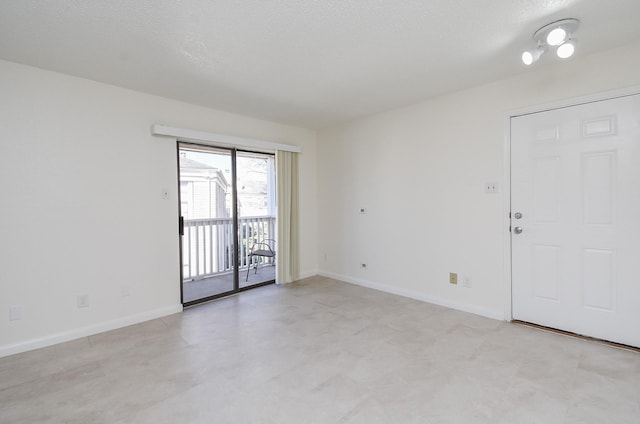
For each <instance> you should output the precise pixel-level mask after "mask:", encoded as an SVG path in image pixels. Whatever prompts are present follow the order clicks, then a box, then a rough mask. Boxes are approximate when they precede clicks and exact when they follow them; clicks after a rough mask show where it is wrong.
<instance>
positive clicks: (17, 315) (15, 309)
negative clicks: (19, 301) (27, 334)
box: [9, 305, 22, 321]
mask: <svg viewBox="0 0 640 424" xmlns="http://www.w3.org/2000/svg"><path fill="white" fill-rule="evenodd" d="M21 319H22V306H20V305H12V306H10V307H9V321H18V320H21Z"/></svg>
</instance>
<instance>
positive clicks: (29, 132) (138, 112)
mask: <svg viewBox="0 0 640 424" xmlns="http://www.w3.org/2000/svg"><path fill="white" fill-rule="evenodd" d="M0 93H2V95H1V96H0V136H1V140H0V193H1V195H2V201H1V205H2V206H1V210H0V234H1V244H0V249H1V250H0V356H3V355H7V354H11V353H14V352H19V351H23V350H26V349H30V348H35V347H39V346H44V345H47V344H51V343H54V342H58V341H62V340H66V339H71V338H75V337H79V336H83V335H86V334H92V333H95V332H98V331H101V330H106V329H110V328H115V327H118V326H122V325H126V324H130V323H133V322H137V321H141V320H144V319H148V318H153V317H156V316H161V315H165V314H168V313H172V312H175V311H179V310H181V306H180V291H179V290H180V286H179V283H180V282H179V257H178V236H177V231H178V230H177V215H178V204H177V169H176V150H175V149H176V146H175V140H173V141H172V140H171V139H169V138H160V137H154V136H152V135H151V134H150V127H151V125H152V124H153V123H161V124H165V125H171V126H176V127H183V128H191V129H196V130H202V131H210V132H215V133H221V134H230V135H237V136H243V137H249V138H257V139H263V140H268V141H274V142H279V143H285V144H296V145H300V146H302V147H303V153H302V154H301V156H300V179H301V180H300V189H301V205H300V208H301V250H302V252H301V272H302V273H303V275H313V274H315V273H316V270H317V265H316V258H317V253H316V237H317V233H316V225H317V214H316V211H317V204H316V157H315V156H316V145H315V142H316V140H315V138H316V134H315V132H314V131H309V130H305V129H300V128H294V127H289V126H284V125H280V124H276V123H270V122H265V121H260V120H257V119H251V118H247V117H242V116H238V115H233V114H229V113H225V112H220V111H216V110H211V109H206V108H202V107H197V106H193V105H189V104H185V103H180V102H177V101H172V100H168V99H164V98H160V97H155V96H150V95H146V94H142V93H138V92H134V91H129V90H125V89H121V88H117V87H113V86H109V85H105V84H100V83H96V82H93V81H89V80H83V79H79V78H75V77H70V76H66V75H61V74H56V73H52V72H47V71H43V70H39V69H36V68H32V67H27V66H22V65H18V64H15V63H10V62H4V61H0ZM163 188H168V189H169V193H170V199H169V200H163V199H162V196H161V191H162V189H163ZM122 286H127V287H129V289H130V293H131V295H130V296H129V297H122V296H121V287H122ZM82 294H88V295H89V297H90V306H89V307H88V308H84V309H78V307H77V305H76V298H77V296H78V295H82ZM11 305H21V307H22V319H21V320H19V321H11V322H9V320H8V318H9V308H10V306H11Z"/></svg>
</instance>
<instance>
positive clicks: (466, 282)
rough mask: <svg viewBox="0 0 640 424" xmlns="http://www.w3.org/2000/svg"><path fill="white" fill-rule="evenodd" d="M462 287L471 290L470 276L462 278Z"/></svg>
mask: <svg viewBox="0 0 640 424" xmlns="http://www.w3.org/2000/svg"><path fill="white" fill-rule="evenodd" d="M462 287H466V288H469V289H470V288H471V277H469V276H468V275H465V276H464V277H462Z"/></svg>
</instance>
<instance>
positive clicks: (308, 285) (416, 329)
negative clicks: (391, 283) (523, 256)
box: [0, 277, 640, 424]
mask: <svg viewBox="0 0 640 424" xmlns="http://www.w3.org/2000/svg"><path fill="white" fill-rule="evenodd" d="M639 382H640V354H638V353H636V352H629V351H623V350H619V349H615V348H612V347H609V346H604V345H601V344H598V343H594V342H589V341H584V340H580V339H575V338H570V337H565V336H562V335H558V334H554V333H549V332H544V331H540V330H536V329H532V328H527V327H522V326H517V325H512V324H508V323H504V322H501V321H495V320H491V319H487V318H483V317H479V316H476V315H472V314H467V313H464V312H460V311H454V310H450V309H447V308H443V307H440V306H436V305H430V304H427V303H423V302H419V301H415V300H412V299H406V298H402V297H398V296H394V295H390V294H388V293H381V292H377V291H375V290H370V289H365V288H362V287H358V286H354V285H350V284H345V283H341V282H338V281H335V280H332V279H327V278H322V277H312V278H308V279H305V280H303V281H301V282H298V283H295V284H291V285H286V286H284V287H281V286H267V287H262V288H258V289H256V290H252V291H248V292H245V293H242V294H240V295H238V296H232V297H229V298H225V299H220V300H218V301H215V302H210V303H207V304H203V305H200V306H196V307H192V308H189V309H187V310H185V311H184V312H183V313H180V314H174V315H171V316H167V317H164V318H162V319H158V320H153V321H149V322H146V323H142V324H139V325H135V326H130V327H127V328H123V329H120V330H115V331H110V332H107V333H103V334H99V335H95V336H91V337H89V338H83V339H79V340H75V341H73V342H69V343H64V344H60V345H57V346H52V347H49V348H46V349H40V350H36V351H33V352H27V353H24V354H20V355H14V356H10V357H6V358H0V422H2V423H23V422H29V423H31V422H69V423H87V422H92V423H93V422H96V423H154V424H155V423H175V422H186V423H212V422H216V423H265V424H269V423H278V424H282V423H296V424H298V423H338V422H340V423H373V424H375V423H544V424H555V423H558V424H569V423H604V422H606V423H634V424H637V423H638V422H640V420H639V419H638V417H640V383H639Z"/></svg>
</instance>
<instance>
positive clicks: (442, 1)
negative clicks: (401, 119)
mask: <svg viewBox="0 0 640 424" xmlns="http://www.w3.org/2000/svg"><path fill="white" fill-rule="evenodd" d="M639 16H640V1H639V0H615V1H613V0H612V1H603V0H297V1H296V0H136V1H125V0H117V1H116V0H109V1H107V0H48V1H42V0H1V1H0V58H2V59H5V60H9V61H13V62H18V63H24V64H28V65H33V66H37V67H40V68H44V69H49V70H54V71H58V72H63V73H67V74H71V75H76V76H80V77H84V78H89V79H93V80H96V81H102V82H106V83H109V84H114V85H118V86H122V87H127V88H131V89H134V90H139V91H143V92H147V93H152V94H156V95H160V96H165V97H169V98H174V99H178V100H183V101H186V102H190V103H195V104H200V105H204V106H209V107H213V108H216V109H222V110H226V111H229V112H236V113H240V114H244V115H249V116H254V117H258V118H264V119H269V120H274V121H278V122H283V123H288V124H293V125H298V126H304V127H309V128H320V127H326V126H330V125H335V124H337V123H340V122H343V121H347V120H350V119H353V118H357V117H361V116H365V115H369V114H372V113H376V112H380V111H384V110H389V109H393V108H396V107H399V106H403V105H407V104H410V103H413V102H416V101H419V100H422V99H425V98H428V97H431V96H435V95H439V94H442V93H444V92H448V91H452V90H457V89H461V88H465V87H470V86H473V85H477V84H481V83H485V82H490V81H494V80H497V79H500V78H504V77H507V76H510V75H514V74H517V73H521V72H527V71H528V69H527V68H525V67H524V65H522V63H521V62H520V53H521V50H522V49H523V48H524V47H525V46H528V44H527V43H528V42H530V40H531V35H532V34H533V32H534V31H535V30H536V29H537V28H539V27H541V26H543V25H545V24H547V23H549V22H551V21H554V20H557V19H561V18H567V17H574V18H578V19H580V20H581V21H582V23H581V26H580V29H579V31H578V33H577V35H576V36H577V38H578V39H579V43H580V44H579V49H578V51H577V53H576V55H585V54H589V53H593V52H596V51H599V50H604V49H608V48H611V47H615V46H618V45H622V44H627V43H629V42H632V41H635V40H638V39H640V25H639V24H638V17H639ZM557 61H558V59H555V58H553V57H552V56H551V55H547V56H546V57H544V58H543V59H542V60H541V61H540V62H538V63H537V64H536V65H534V66H549V65H552V64H554V63H556V62H557Z"/></svg>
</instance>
